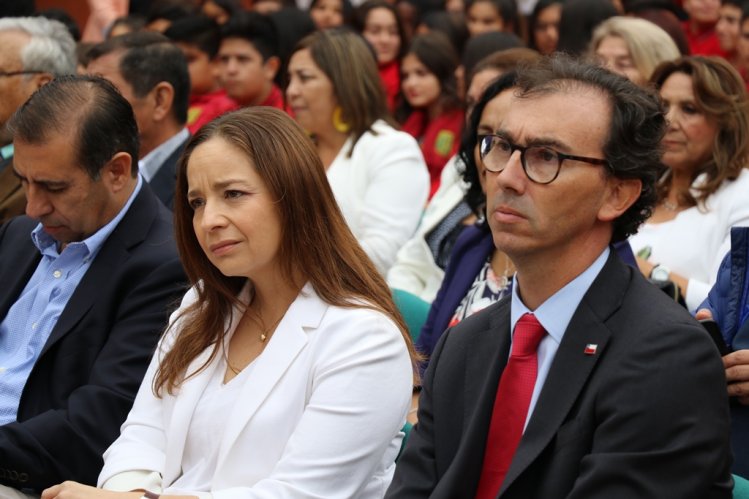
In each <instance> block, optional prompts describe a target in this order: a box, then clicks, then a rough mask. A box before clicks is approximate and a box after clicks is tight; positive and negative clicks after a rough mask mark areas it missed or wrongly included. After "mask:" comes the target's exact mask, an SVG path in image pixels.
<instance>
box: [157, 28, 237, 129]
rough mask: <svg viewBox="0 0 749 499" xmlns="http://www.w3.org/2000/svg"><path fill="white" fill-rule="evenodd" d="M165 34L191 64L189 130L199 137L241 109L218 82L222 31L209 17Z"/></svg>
mask: <svg viewBox="0 0 749 499" xmlns="http://www.w3.org/2000/svg"><path fill="white" fill-rule="evenodd" d="M164 34H165V35H166V36H167V38H169V39H170V40H172V41H173V42H174V43H175V45H177V47H179V48H180V49H181V50H182V53H183V54H185V59H186V60H187V70H188V72H189V73H190V107H189V108H188V109H187V129H188V130H189V131H190V133H191V134H195V132H197V131H198V130H200V127H202V126H203V125H205V124H206V123H208V122H209V121H211V120H212V119H213V118H216V117H218V116H221V115H222V114H224V113H225V112H227V111H233V110H234V109H237V107H238V106H237V103H236V102H234V101H233V100H231V99H230V98H229V97H228V96H227V95H226V89H224V88H222V87H221V84H220V83H219V80H218V65H217V60H216V55H217V54H218V47H219V45H220V43H221V36H220V34H219V27H218V25H217V24H216V23H215V21H213V20H211V19H210V18H209V17H204V16H190V17H186V18H184V19H179V20H177V21H174V22H173V23H172V25H171V26H169V29H167V30H166V32H165V33H164Z"/></svg>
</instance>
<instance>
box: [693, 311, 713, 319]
mask: <svg viewBox="0 0 749 499" xmlns="http://www.w3.org/2000/svg"><path fill="white" fill-rule="evenodd" d="M694 318H695V319H697V320H698V321H711V320H713V313H712V312H711V311H710V309H707V308H701V309H699V310H698V311H697V313H696V314H694Z"/></svg>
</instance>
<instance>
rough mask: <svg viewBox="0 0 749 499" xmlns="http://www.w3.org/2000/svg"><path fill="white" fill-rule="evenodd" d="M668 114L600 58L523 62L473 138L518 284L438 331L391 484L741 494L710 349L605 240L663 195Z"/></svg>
mask: <svg viewBox="0 0 749 499" xmlns="http://www.w3.org/2000/svg"><path fill="white" fill-rule="evenodd" d="M665 129H666V122H665V118H664V116H663V113H662V111H661V109H660V106H659V103H658V100H657V97H655V96H654V94H652V93H650V92H648V91H646V90H641V89H639V88H637V87H636V86H635V85H634V84H632V83H631V82H629V81H627V80H625V79H624V78H621V77H619V76H616V75H614V74H612V73H610V72H608V71H606V70H605V69H603V68H598V67H593V66H588V65H586V64H584V63H582V62H579V61H576V60H573V59H570V58H567V57H563V56H559V57H555V58H552V59H548V60H546V61H544V62H542V63H541V64H540V65H538V66H535V67H530V68H526V69H524V70H523V71H521V72H520V74H519V76H518V82H517V89H516V91H515V93H514V95H513V97H512V100H511V102H510V104H509V110H508V111H507V113H506V114H505V115H504V116H503V117H501V119H500V120H498V126H497V128H496V130H493V131H492V133H488V134H485V135H484V136H480V137H479V141H478V148H479V154H480V158H481V160H482V162H483V165H484V168H485V169H486V171H487V174H486V175H487V179H486V184H487V220H488V223H489V225H490V227H491V231H492V235H493V239H494V243H495V245H496V246H497V247H498V248H500V249H501V250H502V251H504V252H505V253H507V254H508V255H509V256H510V258H511V259H512V261H513V263H514V264H515V267H516V269H517V273H516V275H515V279H514V282H515V285H514V288H513V292H512V296H511V297H508V298H507V299H504V300H501V301H500V302H499V303H497V304H495V305H492V306H490V307H488V308H486V309H485V310H483V311H482V312H479V313H477V314H475V315H473V316H471V317H469V318H467V319H465V320H464V321H462V322H461V323H459V324H458V325H457V326H455V327H454V328H452V329H449V330H448V331H446V332H445V334H443V335H442V337H441V339H440V341H439V343H438V344H437V346H436V348H435V350H434V352H433V354H432V356H431V358H430V363H429V367H428V369H427V371H426V374H425V376H424V379H423V382H422V392H421V397H420V400H419V413H418V420H419V423H418V424H417V425H416V426H415V428H414V429H413V430H412V432H411V435H410V437H409V441H408V445H407V447H406V450H405V452H404V454H403V455H402V456H401V457H400V461H399V463H398V466H397V468H396V472H395V477H394V480H393V482H392V485H391V487H390V489H389V490H388V493H387V495H386V497H389V498H419V497H430V498H434V499H439V498H444V499H448V498H450V499H452V498H464V497H465V498H474V497H475V498H481V499H484V498H497V497H499V498H502V499H505V498H517V499H528V498H544V499H553V498H562V497H565V498H585V499H590V498H602V499H603V498H605V499H612V498H613V499H618V498H621V499H631V498H665V497H668V498H695V499H696V498H702V499H705V498H730V497H731V493H732V485H733V482H732V479H731V474H730V463H731V457H730V449H729V443H728V436H729V415H728V401H727V397H726V393H725V375H724V373H723V368H722V363H721V360H720V356H719V354H718V352H717V349H716V348H715V347H714V345H713V344H712V343H711V340H710V338H709V336H708V335H707V334H706V333H705V331H704V329H702V327H701V326H700V325H699V324H698V323H697V322H695V321H694V320H693V319H692V318H691V317H690V316H689V314H688V313H687V311H686V310H684V309H682V308H680V307H679V306H678V305H677V304H675V303H674V302H673V301H672V300H670V299H669V298H668V297H667V296H666V295H665V294H664V293H663V292H661V291H660V290H659V289H657V288H656V287H654V286H652V285H651V284H650V283H648V282H647V281H646V280H645V279H644V278H642V276H641V275H640V274H639V272H637V270H636V269H632V268H630V267H628V266H626V265H624V263H622V262H621V261H620V260H619V257H618V256H616V254H615V252H613V251H612V250H611V245H612V244H613V243H615V242H618V241H622V240H624V239H626V237H627V236H628V235H630V234H632V233H633V232H634V231H636V230H637V227H638V226H639V225H640V223H642V221H643V220H644V219H645V218H646V217H647V216H648V214H649V213H650V210H651V209H652V207H653V205H654V203H655V199H656V194H655V181H656V179H657V177H658V175H659V173H660V172H661V167H660V149H659V146H658V144H659V142H660V139H661V137H662V136H663V134H664V132H665Z"/></svg>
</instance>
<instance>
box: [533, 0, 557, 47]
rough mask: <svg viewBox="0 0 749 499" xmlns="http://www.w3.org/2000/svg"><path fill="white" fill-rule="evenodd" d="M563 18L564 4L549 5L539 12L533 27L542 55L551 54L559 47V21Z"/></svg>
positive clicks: (534, 37)
mask: <svg viewBox="0 0 749 499" xmlns="http://www.w3.org/2000/svg"><path fill="white" fill-rule="evenodd" d="M561 19H562V4H560V3H555V4H554V5H549V6H548V7H546V8H545V9H544V10H542V11H541V12H540V13H539V14H538V18H537V19H536V26H535V28H534V29H533V39H534V41H535V42H536V49H537V50H538V51H539V52H540V53H541V54H542V55H549V54H551V53H552V52H554V51H555V50H556V49H557V43H559V21H560V20H561Z"/></svg>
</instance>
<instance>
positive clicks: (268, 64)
mask: <svg viewBox="0 0 749 499" xmlns="http://www.w3.org/2000/svg"><path fill="white" fill-rule="evenodd" d="M280 68H281V59H279V58H278V57H276V56H271V57H268V58H267V59H266V60H265V62H264V63H263V75H264V76H265V78H266V79H268V81H272V80H273V79H274V78H275V77H276V73H278V70H279V69H280Z"/></svg>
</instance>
